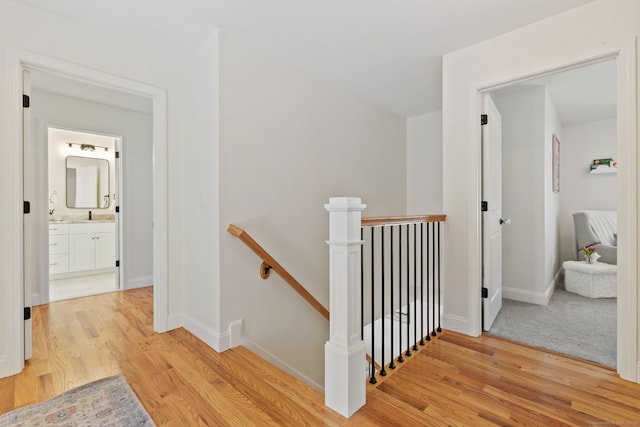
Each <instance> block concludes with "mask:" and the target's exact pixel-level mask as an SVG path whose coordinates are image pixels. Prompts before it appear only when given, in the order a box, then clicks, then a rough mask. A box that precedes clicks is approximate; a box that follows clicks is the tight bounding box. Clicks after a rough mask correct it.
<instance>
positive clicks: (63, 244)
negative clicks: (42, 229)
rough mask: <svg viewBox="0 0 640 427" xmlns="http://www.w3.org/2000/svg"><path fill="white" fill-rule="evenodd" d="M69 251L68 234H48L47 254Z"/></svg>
mask: <svg viewBox="0 0 640 427" xmlns="http://www.w3.org/2000/svg"><path fill="white" fill-rule="evenodd" d="M68 252H69V236H67V235H66V234H63V235H60V234H54V235H52V236H49V255H53V254H66V253H68Z"/></svg>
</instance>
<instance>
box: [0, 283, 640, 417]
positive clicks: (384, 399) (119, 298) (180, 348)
mask: <svg viewBox="0 0 640 427" xmlns="http://www.w3.org/2000/svg"><path fill="white" fill-rule="evenodd" d="M33 319H34V357H33V359H32V360H31V361H29V362H28V363H27V366H26V369H25V370H24V372H23V373H21V374H19V375H15V376H13V377H10V378H6V379H2V380H0V413H4V412H8V411H10V410H12V409H14V408H17V407H20V406H23V405H26V404H30V403H34V402H39V401H42V400H45V399H47V398H49V397H52V396H54V395H56V394H58V393H60V392H62V391H65V390H68V389H70V388H73V387H76V386H79V385H81V384H84V383H87V382H89V381H93V380H96V379H99V378H103V377H106V376H109V375H115V374H123V375H124V376H125V378H126V379H127V381H128V382H129V384H130V385H131V387H132V388H133V390H134V391H135V392H136V394H137V395H138V397H139V398H140V400H141V402H142V404H143V405H144V406H145V408H146V409H147V411H148V412H149V413H150V415H151V416H152V417H153V419H154V421H155V422H156V424H158V425H159V426H163V425H166V426H191V425H194V426H197V425H202V426H215V425H228V426H250V425H259V426H263V425H273V426H300V425H311V426H315V425H329V426H342V425H358V426H376V425H378V426H417V425H426V426H430V425H434V426H439V425H459V426H467V425H468V426H482V425H530V426H552V425H576V426H589V425H591V426H596V425H640V409H639V408H640V385H638V384H632V383H629V382H626V381H622V380H620V379H619V378H618V377H617V375H616V374H615V372H613V371H611V370H609V369H607V368H603V367H599V366H594V365H593V364H589V363H584V362H581V361H577V360H573V359H569V358H564V357H561V356H558V355H553V354H550V353H546V352H543V351H537V350H534V349H531V348H527V347H523V346H520V345H517V344H514V343H510V342H507V341H504V340H501V339H497V338H494V337H490V336H483V337H480V338H469V337H466V336H462V335H459V334H455V333H452V332H444V333H443V334H442V335H441V336H440V337H439V338H438V339H436V340H433V341H432V342H431V343H429V344H428V345H427V346H426V347H425V348H423V349H422V350H421V351H420V352H419V353H417V354H415V355H414V356H412V357H411V359H410V360H409V361H408V362H405V364H404V366H403V367H402V369H399V370H396V371H395V372H394V374H393V375H390V376H389V377H387V378H386V380H385V381H382V382H381V383H380V384H379V385H377V386H376V387H370V388H369V392H368V395H367V405H366V406H365V407H364V408H362V409H361V410H360V411H358V412H357V413H356V414H355V415H354V416H353V417H352V418H351V419H349V420H345V419H343V418H342V417H341V416H339V415H338V414H336V413H335V412H333V411H331V410H329V409H327V408H325V407H324V403H323V402H324V399H323V396H322V395H321V394H320V393H319V392H317V391H316V390H314V389H312V388H311V387H309V386H306V385H305V384H302V383H301V382H299V381H297V380H295V379H294V378H292V377H290V376H289V375H287V374H286V373H283V372H281V371H279V370H278V369H276V368H274V367H273V366H271V365H269V364H267V363H266V362H264V361H262V360H261V359H259V358H258V357H257V356H255V355H253V354H252V353H251V352H249V351H248V350H246V349H244V348H242V347H239V348H234V349H232V350H229V351H227V352H225V353H222V354H217V353H216V352H215V351H213V350H211V349H210V348H209V347H207V346H206V345H205V344H203V343H202V342H201V341H199V340H198V339H196V338H195V337H193V336H192V335H191V334H190V333H188V332H186V331H185V330H183V329H178V330H175V331H172V332H169V333H165V334H155V333H153V331H152V320H151V319H152V291H151V288H145V289H138V290H134V291H126V292H119V293H112V294H104V295H97V296H93V297H87V298H82V299H76V300H69V301H60V302H56V303H51V304H49V305H44V306H40V307H35V308H34V314H33Z"/></svg>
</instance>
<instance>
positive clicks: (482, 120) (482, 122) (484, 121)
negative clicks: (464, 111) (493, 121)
mask: <svg viewBox="0 0 640 427" xmlns="http://www.w3.org/2000/svg"><path fill="white" fill-rule="evenodd" d="M487 123H489V116H487V115H486V114H481V115H480V125H486V124H487Z"/></svg>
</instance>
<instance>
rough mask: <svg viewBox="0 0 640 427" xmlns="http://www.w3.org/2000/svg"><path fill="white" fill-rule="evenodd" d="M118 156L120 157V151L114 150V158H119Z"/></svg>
mask: <svg viewBox="0 0 640 427" xmlns="http://www.w3.org/2000/svg"><path fill="white" fill-rule="evenodd" d="M119 158H120V152H119V151H116V159H119Z"/></svg>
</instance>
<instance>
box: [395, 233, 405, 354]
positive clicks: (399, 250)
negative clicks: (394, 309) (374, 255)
mask: <svg viewBox="0 0 640 427" xmlns="http://www.w3.org/2000/svg"><path fill="white" fill-rule="evenodd" d="M398 354H399V356H398V359H397V360H398V362H400V363H402V362H404V357H402V226H401V225H398Z"/></svg>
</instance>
